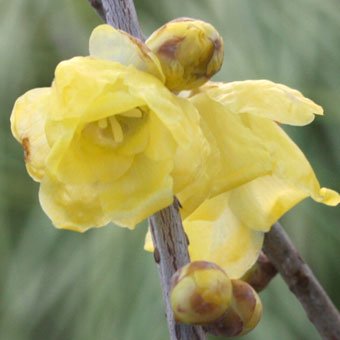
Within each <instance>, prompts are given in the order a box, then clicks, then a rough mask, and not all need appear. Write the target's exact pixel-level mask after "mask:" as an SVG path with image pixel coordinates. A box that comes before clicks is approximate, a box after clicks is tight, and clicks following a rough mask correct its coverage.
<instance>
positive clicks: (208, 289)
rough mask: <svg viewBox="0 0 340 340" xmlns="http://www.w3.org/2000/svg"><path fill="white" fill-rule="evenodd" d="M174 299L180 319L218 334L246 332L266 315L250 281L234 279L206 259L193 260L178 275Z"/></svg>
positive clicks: (175, 308)
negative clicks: (263, 314)
mask: <svg viewBox="0 0 340 340" xmlns="http://www.w3.org/2000/svg"><path fill="white" fill-rule="evenodd" d="M170 300H171V306H172V309H173V312H174V315H175V320H176V321H177V322H180V323H188V324H197V325H202V326H204V328H205V329H206V330H207V331H208V332H210V333H212V334H214V335H221V336H227V337H232V336H240V335H244V334H246V333H248V332H249V331H251V330H252V329H254V328H255V326H256V325H257V324H258V322H259V320H260V318H261V315H262V304H261V300H260V298H259V296H258V295H257V293H256V292H255V290H254V289H253V288H252V287H251V286H250V285H249V284H247V283H246V282H244V281H241V280H231V279H230V278H229V277H228V276H227V274H226V273H225V272H224V271H223V269H222V268H220V267H219V266H217V265H216V264H214V263H211V262H206V261H195V262H191V263H189V264H187V265H186V266H184V267H182V268H181V269H179V270H178V271H177V272H176V273H175V274H174V276H173V278H172V289H171V295H170Z"/></svg>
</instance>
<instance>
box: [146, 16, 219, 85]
mask: <svg viewBox="0 0 340 340" xmlns="http://www.w3.org/2000/svg"><path fill="white" fill-rule="evenodd" d="M146 45H147V46H148V47H149V48H150V49H151V50H152V51H153V52H154V53H155V54H156V55H157V57H158V59H159V61H160V63H161V65H162V69H163V72H164V74H165V78H166V82H165V85H166V86H167V87H168V88H169V89H170V90H172V91H182V90H191V89H194V88H197V87H199V86H201V85H202V84H204V83H205V82H206V81H207V80H209V79H210V78H211V77H212V76H213V75H214V74H215V73H216V72H218V71H219V69H220V68H221V66H222V63H223V53H224V51H223V39H222V37H221V36H220V35H219V33H218V32H217V31H216V29H215V28H214V27H213V26H212V25H210V24H208V23H206V22H204V21H201V20H195V19H190V18H180V19H176V20H173V21H170V22H168V23H167V24H165V25H164V26H162V27H161V28H159V29H158V30H157V31H155V32H154V33H153V34H152V35H151V36H150V37H149V39H147V41H146Z"/></svg>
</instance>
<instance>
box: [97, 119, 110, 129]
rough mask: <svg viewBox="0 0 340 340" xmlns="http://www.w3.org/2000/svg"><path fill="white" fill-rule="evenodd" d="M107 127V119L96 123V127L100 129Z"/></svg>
mask: <svg viewBox="0 0 340 340" xmlns="http://www.w3.org/2000/svg"><path fill="white" fill-rule="evenodd" d="M107 125H108V122H107V118H103V119H100V120H99V121H98V126H99V128H100V129H106V128H107Z"/></svg>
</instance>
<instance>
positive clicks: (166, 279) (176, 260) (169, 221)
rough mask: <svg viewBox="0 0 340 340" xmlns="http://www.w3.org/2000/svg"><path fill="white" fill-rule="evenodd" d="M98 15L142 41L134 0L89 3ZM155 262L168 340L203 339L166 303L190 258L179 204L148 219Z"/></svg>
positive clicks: (196, 330)
mask: <svg viewBox="0 0 340 340" xmlns="http://www.w3.org/2000/svg"><path fill="white" fill-rule="evenodd" d="M89 1H90V3H91V5H92V6H93V7H94V8H95V9H96V11H97V12H98V13H99V15H100V16H102V17H103V18H104V19H105V20H106V22H107V23H108V24H110V25H112V26H114V27H116V28H119V29H121V30H124V31H126V32H128V33H130V34H131V35H133V36H135V37H137V38H139V39H140V40H144V36H143V33H142V31H141V29H140V26H139V23H138V19H137V14H136V10H135V7H134V4H133V0H89ZM150 224H151V230H152V236H153V241H154V245H155V249H156V253H155V259H156V260H157V263H158V269H159V275H160V280H161V285H162V290H163V298H164V301H165V305H166V318H167V322H168V328H169V334H170V339H171V340H205V339H206V336H205V332H204V331H203V328H202V327H200V326H190V325H183V324H176V323H175V320H174V316H173V312H172V309H171V306H170V302H169V292H170V280H171V277H172V275H173V274H174V273H175V271H176V270H177V269H179V268H180V267H181V266H183V265H185V264H187V263H188V262H189V261H190V259H189V254H188V245H187V238H186V235H185V233H184V229H183V226H182V220H181V216H180V214H179V209H178V202H177V200H176V199H175V201H174V203H173V204H172V205H171V206H169V207H168V208H165V209H163V210H161V211H159V212H158V213H156V214H154V215H153V216H151V217H150Z"/></svg>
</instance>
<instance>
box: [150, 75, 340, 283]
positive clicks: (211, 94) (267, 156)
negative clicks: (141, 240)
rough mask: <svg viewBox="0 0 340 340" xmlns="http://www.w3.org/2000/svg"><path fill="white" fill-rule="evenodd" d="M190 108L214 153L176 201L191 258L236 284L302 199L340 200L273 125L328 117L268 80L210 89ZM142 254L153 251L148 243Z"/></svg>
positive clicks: (195, 93)
mask: <svg viewBox="0 0 340 340" xmlns="http://www.w3.org/2000/svg"><path fill="white" fill-rule="evenodd" d="M188 100H189V101H190V102H191V103H193V104H194V105H195V106H196V108H197V109H198V111H199V113H200V117H201V126H202V130H203V132H204V135H205V137H206V138H207V140H208V143H209V145H210V148H211V153H210V155H208V157H207V161H206V163H204V164H203V166H202V167H201V169H200V171H197V172H196V174H195V176H193V177H192V181H191V182H190V183H189V185H187V186H186V187H184V188H183V190H181V191H180V192H178V193H177V197H178V198H179V200H180V202H181V204H182V206H183V209H182V211H181V213H182V217H183V225H184V229H185V231H186V233H187V235H188V237H189V240H190V245H189V252H190V257H191V260H192V261H202V260H204V261H211V262H214V263H216V264H218V265H219V266H221V267H222V268H223V269H224V270H225V271H226V273H227V274H228V275H229V276H230V277H231V278H239V277H241V276H242V275H243V274H244V273H245V271H246V270H247V269H249V268H250V267H251V265H252V264H253V263H254V262H255V261H256V258H257V257H258V254H259V252H260V250H261V247H262V242H263V236H264V233H263V232H266V231H268V230H269V229H270V227H271V226H272V224H273V223H275V222H276V221H277V220H278V219H279V218H280V217H281V216H282V215H283V214H285V213H286V212H287V211H288V210H289V209H291V208H292V207H294V206H295V205H296V204H297V203H299V202H300V201H301V200H302V199H304V198H306V197H309V196H310V197H312V198H313V199H314V200H316V201H318V202H322V203H324V204H327V205H337V204H339V201H340V196H339V194H338V193H336V192H335V191H333V190H330V189H327V188H320V185H319V182H318V180H317V178H316V176H315V174H314V172H313V169H312V168H311V166H310V164H309V162H308V161H307V159H306V158H305V156H304V155H303V153H302V152H301V150H300V149H299V148H298V147H297V145H296V144H295V143H294V142H293V141H292V140H291V139H290V138H289V137H288V136H287V134H286V133H285V132H284V131H283V130H282V128H281V127H280V126H279V125H278V124H277V123H276V121H278V122H280V123H287V124H294V125H304V124H308V123H310V122H311V121H312V120H313V118H314V114H319V115H320V114H322V113H323V111H322V108H321V107H320V106H318V105H316V104H315V103H314V102H312V101H311V100H309V99H307V98H305V97H303V95H302V94H301V93H300V92H298V91H296V90H293V89H290V88H288V87H287V86H284V85H281V84H275V83H272V82H270V81H267V80H258V81H243V82H233V83H227V84H222V83H213V82H210V83H207V84H206V85H203V86H201V87H200V88H198V89H196V90H194V91H192V93H191V94H190V95H189V96H188ZM183 158H185V155H183ZM145 248H146V249H148V250H151V249H152V244H151V243H150V238H149V237H147V239H146V244H145Z"/></svg>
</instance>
